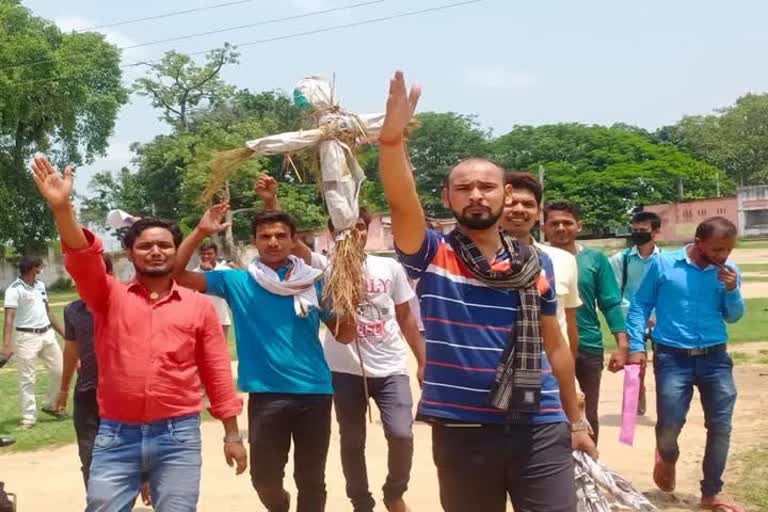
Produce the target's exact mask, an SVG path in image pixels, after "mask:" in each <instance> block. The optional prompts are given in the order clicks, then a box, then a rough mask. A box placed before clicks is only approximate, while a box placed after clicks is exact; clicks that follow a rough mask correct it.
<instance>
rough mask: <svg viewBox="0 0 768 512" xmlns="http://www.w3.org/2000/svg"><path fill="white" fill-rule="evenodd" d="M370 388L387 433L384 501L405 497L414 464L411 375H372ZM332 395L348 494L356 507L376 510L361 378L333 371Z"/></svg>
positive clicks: (361, 510) (360, 511)
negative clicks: (370, 481)
mask: <svg viewBox="0 0 768 512" xmlns="http://www.w3.org/2000/svg"><path fill="white" fill-rule="evenodd" d="M367 381H368V392H369V394H370V397H371V398H373V400H374V401H375V402H376V406H377V407H378V408H379V411H380V412H381V421H382V423H383V425H384V434H385V435H386V438H387V447H388V448H389V451H388V455H387V467H388V470H389V473H388V474H387V480H386V482H385V483H384V487H383V488H382V490H383V491H384V504H385V505H388V504H389V503H391V502H392V501H393V500H397V499H400V498H402V497H403V494H405V491H406V490H407V489H408V481H409V480H410V477H411V464H412V463H413V398H412V397H411V386H410V384H409V382H408V376H407V375H391V376H389V377H382V378H368V379H367ZM333 387H334V389H335V390H336V394H335V395H334V397H333V403H334V407H335V408H336V419H337V421H338V422H339V434H340V436H341V465H342V468H343V470H344V478H345V480H346V482H347V496H348V497H349V499H350V500H351V501H352V506H353V507H354V510H355V512H373V507H374V506H375V504H376V503H375V501H374V499H373V496H372V495H371V492H370V490H369V489H368V472H367V469H366V465H365V434H366V425H365V424H366V414H365V413H366V406H367V404H366V402H365V392H364V388H363V378H362V377H360V376H357V375H350V374H348V373H336V372H334V373H333Z"/></svg>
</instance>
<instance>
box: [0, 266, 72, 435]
mask: <svg viewBox="0 0 768 512" xmlns="http://www.w3.org/2000/svg"><path fill="white" fill-rule="evenodd" d="M42 271H43V262H42V260H41V259H40V258H37V257H33V256H24V257H23V258H22V259H21V261H20V262H19V277H18V279H16V280H15V281H14V282H13V283H11V284H10V285H9V286H8V288H6V290H5V300H4V308H5V325H4V329H3V349H2V356H3V357H4V358H8V357H10V355H11V354H12V353H13V345H15V346H16V353H15V355H16V367H17V369H18V378H19V399H20V400H21V424H20V425H19V429H21V430H27V429H30V428H32V427H33V426H34V425H35V423H37V404H36V401H35V379H36V377H37V371H36V369H35V363H37V359H40V360H42V361H43V363H44V364H45V367H46V369H47V370H48V393H47V395H46V405H45V406H44V407H43V408H42V411H43V412H45V413H47V414H50V415H51V416H55V417H57V418H64V417H66V413H64V412H63V411H59V410H57V409H56V407H55V404H56V398H57V395H58V392H59V385H60V383H61V372H62V364H63V362H62V353H61V347H60V346H59V343H58V342H57V341H56V335H55V334H54V331H55V332H58V333H59V335H60V336H62V337H63V336H64V330H63V329H62V328H61V325H60V324H59V321H58V320H57V319H56V318H55V317H54V315H52V314H51V310H50V307H49V306H48V294H47V292H46V290H45V284H44V283H43V282H42V281H38V280H37V276H38V275H39V274H40V272H42Z"/></svg>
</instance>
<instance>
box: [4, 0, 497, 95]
mask: <svg viewBox="0 0 768 512" xmlns="http://www.w3.org/2000/svg"><path fill="white" fill-rule="evenodd" d="M484 1H485V0H465V1H462V2H455V3H451V4H446V5H439V6H435V7H429V8H426V9H419V10H415V11H405V12H401V13H397V14H392V15H389V16H380V17H377V18H369V19H367V20H361V21H355V22H351V23H344V24H339V25H332V26H329V27H323V28H319V29H314V30H307V31H303V32H294V33H291V34H284V35H281V36H275V37H269V38H265V39H258V40H255V41H248V42H245V43H239V44H233V45H232V46H234V47H235V48H242V47H245V46H256V45H259V44H265V43H270V42H274V41H283V40H287V39H295V38H299V37H306V36H310V35H315V34H322V33H325V32H333V31H336V30H343V29H346V28H351V27H358V26H362V25H370V24H373V23H381V22H384V21H391V20H395V19H399V18H406V17H410V16H418V15H422V14H427V13H432V12H439V11H445V10H448V9H453V8H456V7H462V6H465V5H471V4H476V3H480V2H484ZM217 49H218V48H211V49H208V50H201V51H197V52H192V53H187V54H186V55H188V56H190V57H192V56H196V55H204V54H207V53H209V52H211V51H214V50H217ZM44 62H45V63H47V62H53V61H52V60H48V61H40V62H32V63H26V64H24V63H22V64H15V65H11V66H6V67H4V68H0V71H3V70H6V69H12V68H18V67H26V66H33V65H37V64H41V63H44ZM156 62H159V60H155V61H149V62H133V63H130V64H122V65H121V66H120V67H121V68H130V67H137V66H141V65H146V64H152V63H156ZM54 80H56V78H52V79H51V78H41V79H37V80H30V81H29V82H26V81H24V82H25V83H35V82H48V81H54Z"/></svg>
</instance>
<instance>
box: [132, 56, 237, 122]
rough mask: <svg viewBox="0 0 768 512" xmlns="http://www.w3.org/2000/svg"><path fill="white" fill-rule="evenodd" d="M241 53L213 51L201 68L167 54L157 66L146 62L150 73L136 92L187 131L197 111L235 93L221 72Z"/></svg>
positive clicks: (138, 81)
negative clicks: (221, 75)
mask: <svg viewBox="0 0 768 512" xmlns="http://www.w3.org/2000/svg"><path fill="white" fill-rule="evenodd" d="M237 59H238V54H237V52H236V51H235V50H234V48H233V47H232V46H230V45H229V44H225V45H224V47H223V48H221V49H218V50H213V51H211V52H209V53H208V55H207V56H206V63H205V64H203V65H202V66H200V65H198V64H196V63H195V61H194V60H192V57H190V56H189V55H184V54H182V53H177V52H174V51H170V52H166V54H165V55H163V58H162V59H160V62H158V63H144V65H146V66H148V67H149V68H150V70H151V71H150V73H149V74H148V75H147V76H145V77H143V78H139V79H138V80H136V82H135V83H134V85H133V90H134V91H135V92H136V93H137V94H139V95H140V96H147V97H149V99H150V100H151V101H152V106H153V107H155V108H157V109H160V110H161V111H162V112H163V117H162V119H164V120H165V122H167V123H168V124H169V125H171V126H173V127H175V128H177V129H179V130H186V129H187V128H188V126H189V122H190V118H191V116H192V115H193V114H194V112H195V109H198V108H202V109H208V108H210V107H212V106H215V105H216V104H218V103H220V102H223V101H225V100H227V99H228V98H230V97H231V96H232V95H233V94H234V87H232V86H231V85H228V84H226V83H224V82H223V81H222V80H221V77H220V74H221V69H222V68H223V67H224V66H225V65H226V64H233V63H236V62H237Z"/></svg>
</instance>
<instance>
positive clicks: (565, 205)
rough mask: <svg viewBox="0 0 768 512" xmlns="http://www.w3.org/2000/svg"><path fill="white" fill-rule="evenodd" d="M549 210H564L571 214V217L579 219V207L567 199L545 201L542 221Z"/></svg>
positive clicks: (546, 216) (547, 215) (545, 218)
mask: <svg viewBox="0 0 768 512" xmlns="http://www.w3.org/2000/svg"><path fill="white" fill-rule="evenodd" d="M549 212H566V213H570V214H571V215H573V218H574V219H575V220H576V221H578V220H579V219H581V212H580V211H579V207H578V206H576V205H575V204H573V203H569V202H567V201H554V202H552V203H547V204H546V206H544V222H546V221H547V218H548V217H549Z"/></svg>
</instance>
